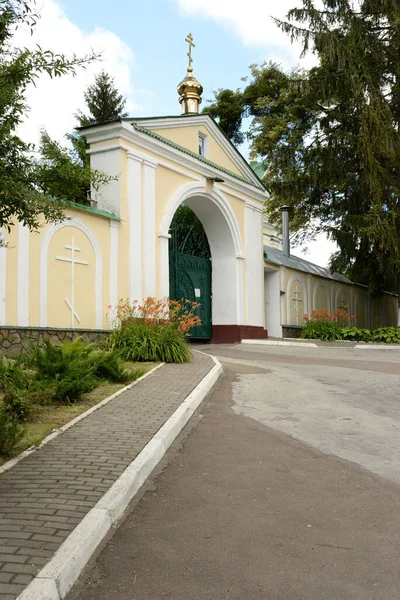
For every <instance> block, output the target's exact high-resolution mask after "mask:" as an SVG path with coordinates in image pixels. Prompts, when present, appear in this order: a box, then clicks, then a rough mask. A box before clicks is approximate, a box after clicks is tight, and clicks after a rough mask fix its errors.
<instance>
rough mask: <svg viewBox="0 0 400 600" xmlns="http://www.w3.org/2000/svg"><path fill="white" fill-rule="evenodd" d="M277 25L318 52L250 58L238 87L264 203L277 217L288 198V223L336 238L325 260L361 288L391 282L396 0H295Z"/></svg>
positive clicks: (398, 45) (396, 149) (396, 273)
mask: <svg viewBox="0 0 400 600" xmlns="http://www.w3.org/2000/svg"><path fill="white" fill-rule="evenodd" d="M278 25H279V26H280V27H281V28H282V29H283V30H284V31H286V32H287V33H288V34H289V35H290V36H291V37H292V39H298V40H301V41H302V42H303V51H304V52H306V51H308V50H310V49H312V50H314V52H315V53H316V55H317V57H318V61H319V62H318V66H316V67H315V68H313V69H311V70H310V71H309V72H302V71H300V70H294V71H292V72H290V73H284V72H283V71H282V70H281V69H280V68H279V67H278V66H277V65H273V64H266V65H262V66H261V67H257V66H253V67H252V72H251V77H252V79H251V81H250V83H249V84H248V85H247V86H246V87H245V89H244V90H243V91H242V103H243V113H242V114H243V115H248V116H251V117H252V125H251V128H250V132H249V137H250V140H251V143H252V153H253V155H254V156H257V157H258V158H260V159H261V160H263V161H264V162H265V166H266V175H265V183H266V187H267V189H268V190H269V192H270V197H269V200H268V202H267V206H266V210H267V211H268V213H269V215H270V218H271V219H272V220H273V221H275V222H276V223H278V220H279V219H280V216H279V207H280V206H281V205H282V204H289V205H290V206H291V209H292V225H293V226H294V227H295V228H296V229H297V231H298V232H300V233H301V234H302V235H310V234H313V233H315V232H316V231H318V230H323V231H326V232H327V233H328V234H329V235H330V237H331V238H332V239H334V240H335V241H336V242H337V244H338V246H339V252H338V253H337V255H336V256H334V257H333V259H332V268H340V269H341V270H342V271H343V270H345V271H346V272H347V273H348V274H349V275H350V276H351V277H352V278H353V279H354V280H357V281H360V282H362V283H366V284H368V286H369V289H370V291H371V292H378V291H381V290H383V289H387V290H390V291H400V198H399V196H400V194H399V192H400V133H399V131H400V130H399V125H400V4H399V3H398V2H397V1H396V0H358V1H357V2H350V1H349V0H323V7H322V8H321V9H317V8H316V6H315V4H314V2H313V1H312V0H303V8H301V9H294V10H292V11H290V12H289V15H288V21H286V22H278ZM214 111H215V112H216V113H217V114H218V111H219V112H221V111H223V106H222V105H221V104H219V103H218V98H217V102H216V105H215V107H214ZM219 116H220V118H221V115H219ZM221 124H222V119H221ZM231 127H234V123H233V124H232V123H231ZM310 225H311V227H310Z"/></svg>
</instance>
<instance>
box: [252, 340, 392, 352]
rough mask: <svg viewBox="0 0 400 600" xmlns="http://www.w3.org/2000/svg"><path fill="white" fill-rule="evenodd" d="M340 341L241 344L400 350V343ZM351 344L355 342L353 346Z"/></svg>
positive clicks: (277, 341) (273, 341)
mask: <svg viewBox="0 0 400 600" xmlns="http://www.w3.org/2000/svg"><path fill="white" fill-rule="evenodd" d="M338 342H340V344H339V343H337V342H333V343H332V345H330V344H331V343H330V342H320V343H319V344H314V343H313V342H308V341H304V342H291V341H289V340H288V341H286V339H285V340H282V341H280V340H242V341H241V344H251V345H252V346H287V347H292V348H293V347H295V348H333V349H335V350H337V349H338V348H350V349H353V348H357V350H359V349H360V348H362V349H363V350H400V344H370V343H366V344H359V343H355V342H349V341H348V340H338ZM350 344H353V345H352V346H351V345H350Z"/></svg>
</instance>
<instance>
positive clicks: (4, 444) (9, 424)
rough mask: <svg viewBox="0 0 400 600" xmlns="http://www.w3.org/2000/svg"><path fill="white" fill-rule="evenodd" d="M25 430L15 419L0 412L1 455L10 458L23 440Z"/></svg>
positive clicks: (4, 412)
mask: <svg viewBox="0 0 400 600" xmlns="http://www.w3.org/2000/svg"><path fill="white" fill-rule="evenodd" d="M23 432H24V429H23V427H22V426H21V425H20V424H19V422H18V420H17V419H16V418H15V417H12V416H11V415H10V414H9V413H8V412H6V411H4V410H0V455H2V456H9V455H10V454H11V452H12V451H13V449H14V448H15V447H16V446H17V444H18V442H19V441H20V440H21V438H22V435H23Z"/></svg>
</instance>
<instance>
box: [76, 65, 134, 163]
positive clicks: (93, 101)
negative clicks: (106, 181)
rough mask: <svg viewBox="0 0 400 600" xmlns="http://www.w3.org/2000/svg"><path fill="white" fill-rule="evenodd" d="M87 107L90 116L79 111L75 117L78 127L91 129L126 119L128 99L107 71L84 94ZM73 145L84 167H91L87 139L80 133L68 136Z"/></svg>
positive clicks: (96, 78)
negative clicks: (90, 127)
mask: <svg viewBox="0 0 400 600" xmlns="http://www.w3.org/2000/svg"><path fill="white" fill-rule="evenodd" d="M84 97H85V102H86V106H87V108H88V109H89V115H85V114H84V113H83V112H82V111H80V110H79V111H78V112H77V113H76V114H75V117H76V119H77V121H78V127H89V126H90V125H96V124H98V123H106V122H107V121H114V120H116V119H120V118H122V117H126V116H127V115H128V113H126V112H124V108H125V104H126V98H124V96H122V94H120V93H119V92H118V90H117V88H116V87H115V85H114V79H113V78H112V77H111V76H110V75H108V74H107V73H106V72H105V71H101V72H100V73H99V74H98V75H96V77H95V80H94V83H93V84H92V85H89V86H88V87H87V89H86V91H85V93H84ZM66 137H67V138H68V139H69V141H70V142H71V144H72V147H73V149H74V152H75V153H76V155H77V156H78V157H79V159H80V160H81V162H82V165H83V166H88V165H89V162H90V161H89V156H88V154H87V150H88V147H89V146H88V144H87V142H86V138H85V136H83V135H80V133H79V131H77V130H75V131H74V132H73V133H71V134H68V135H67V136H66Z"/></svg>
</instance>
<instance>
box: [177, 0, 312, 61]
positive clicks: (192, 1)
mask: <svg viewBox="0 0 400 600" xmlns="http://www.w3.org/2000/svg"><path fill="white" fill-rule="evenodd" d="M176 1H177V3H178V6H179V8H180V10H181V11H182V13H183V14H185V15H190V16H200V17H205V18H209V19H212V20H214V21H216V22H217V23H219V24H220V25H223V26H224V27H226V28H228V29H231V30H233V32H234V33H235V34H236V35H237V36H238V37H239V39H240V40H241V42H242V43H243V44H244V45H245V46H248V47H260V48H265V49H266V52H265V59H266V60H274V61H276V62H278V63H281V64H282V65H283V66H285V67H291V66H294V65H296V64H301V65H302V66H309V65H310V64H314V62H315V59H314V58H313V56H312V55H310V56H307V57H305V58H304V59H302V60H301V61H300V58H299V57H300V53H301V47H300V45H299V44H298V43H294V44H291V43H290V38H289V36H288V35H287V34H285V33H283V32H282V31H281V29H280V28H279V27H277V25H276V24H275V23H274V21H273V20H272V18H271V17H276V18H278V19H282V20H285V18H286V15H287V13H288V11H289V10H290V9H291V8H294V7H295V6H296V5H301V2H300V1H299V0H297V2H296V0H280V1H279V2H271V0H246V2H245V3H244V2H243V0H176Z"/></svg>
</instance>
